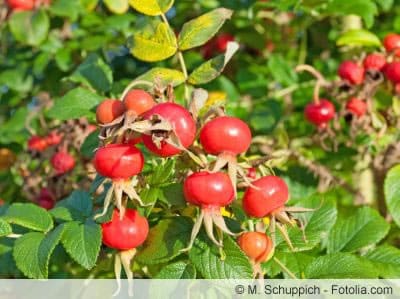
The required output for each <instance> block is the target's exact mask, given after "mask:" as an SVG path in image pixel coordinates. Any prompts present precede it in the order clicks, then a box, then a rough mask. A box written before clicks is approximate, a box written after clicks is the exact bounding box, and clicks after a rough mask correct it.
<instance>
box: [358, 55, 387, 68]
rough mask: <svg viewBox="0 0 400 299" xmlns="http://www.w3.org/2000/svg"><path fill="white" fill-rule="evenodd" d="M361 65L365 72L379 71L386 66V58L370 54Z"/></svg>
mask: <svg viewBox="0 0 400 299" xmlns="http://www.w3.org/2000/svg"><path fill="white" fill-rule="evenodd" d="M363 64H364V68H365V69H366V70H375V71H381V70H383V68H384V67H385V65H386V57H385V55H383V54H380V53H372V54H369V55H367V57H365V59H364V62H363Z"/></svg>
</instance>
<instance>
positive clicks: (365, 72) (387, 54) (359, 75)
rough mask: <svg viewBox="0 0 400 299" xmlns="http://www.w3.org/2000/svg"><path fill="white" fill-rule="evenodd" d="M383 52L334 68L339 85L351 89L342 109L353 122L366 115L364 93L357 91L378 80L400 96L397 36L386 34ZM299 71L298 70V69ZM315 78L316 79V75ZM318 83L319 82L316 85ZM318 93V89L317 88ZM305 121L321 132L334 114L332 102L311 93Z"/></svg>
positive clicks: (399, 56) (399, 40)
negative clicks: (350, 116)
mask: <svg viewBox="0 0 400 299" xmlns="http://www.w3.org/2000/svg"><path fill="white" fill-rule="evenodd" d="M383 45H384V48H385V51H384V52H374V53H370V54H367V55H366V56H365V57H364V58H363V59H361V60H358V61H357V60H346V61H343V62H342V63H341V64H340V66H339V69H338V75H339V77H340V78H341V80H342V81H341V82H340V84H341V86H344V85H346V86H348V87H350V88H351V89H352V90H353V95H352V96H350V97H349V98H348V99H347V101H346V104H345V109H346V111H347V112H348V113H350V114H351V115H353V117H355V118H356V119H359V118H362V117H363V116H364V115H366V113H367V112H368V103H367V98H365V97H366V95H365V94H363V93H362V92H361V90H363V88H364V87H365V85H368V84H369V85H371V83H373V81H374V80H375V81H376V80H378V79H379V78H382V81H383V78H386V79H387V80H388V81H389V82H390V83H391V85H392V86H393V90H394V93H397V94H399V93H400V61H399V60H398V59H399V58H400V34H395V33H391V34H388V35H387V36H386V37H385V38H384V40H383ZM300 70H306V69H302V68H301V67H300ZM317 78H318V76H317ZM319 83H322V84H323V82H319ZM317 90H318V88H317ZM304 113H305V117H306V119H307V120H308V121H309V122H310V123H312V124H314V125H315V126H317V127H318V128H321V129H325V128H326V127H327V125H328V123H329V122H330V121H331V120H332V119H333V118H334V117H335V114H336V111H335V106H334V105H333V103H332V102H331V101H329V100H327V99H319V97H318V93H315V94H314V102H313V103H310V104H308V105H307V106H306V108H305V111H304Z"/></svg>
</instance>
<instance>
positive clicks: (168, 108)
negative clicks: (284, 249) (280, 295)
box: [93, 89, 304, 275]
mask: <svg viewBox="0 0 400 299" xmlns="http://www.w3.org/2000/svg"><path fill="white" fill-rule="evenodd" d="M155 94H157V93H155ZM219 112H222V111H219ZM96 117H97V122H98V123H99V125H100V126H101V128H102V129H101V133H100V136H99V137H100V140H101V144H102V146H101V147H100V148H99V149H98V150H97V151H96V153H95V156H94V161H93V162H94V166H95V168H96V170H97V172H98V173H99V174H100V175H102V176H103V177H105V178H106V179H107V180H108V181H111V182H112V184H111V187H110V188H109V189H108V190H107V191H106V197H105V200H104V209H103V212H102V213H101V214H99V215H97V216H99V217H100V216H103V215H105V214H106V213H107V210H108V208H109V206H110V204H111V203H114V205H115V206H116V209H114V212H113V215H112V219H111V221H109V222H106V223H103V224H102V227H103V243H104V244H105V245H107V246H108V247H111V248H114V249H117V250H119V252H118V254H117V256H118V257H117V258H118V259H120V260H123V259H124V256H125V257H126V256H128V257H129V258H133V254H134V252H135V248H136V247H137V246H140V245H141V244H142V243H143V242H144V241H145V239H146V237H147V233H148V230H149V225H148V222H147V220H146V218H145V217H142V216H140V214H139V213H138V211H137V210H134V209H127V200H128V199H133V200H136V201H137V202H138V203H139V204H140V205H142V202H141V200H140V198H139V196H138V194H137V192H136V190H135V187H136V185H137V182H138V181H139V180H138V179H137V178H136V176H137V175H139V174H140V173H141V171H142V169H143V165H144V155H143V154H142V152H141V150H140V149H139V148H138V147H137V145H138V143H140V142H143V145H144V146H145V147H146V148H147V150H148V151H150V152H151V153H152V154H154V155H156V156H159V157H162V158H167V157H172V156H176V155H180V154H188V156H190V157H192V158H193V159H194V161H195V162H196V163H195V164H194V165H195V166H193V167H192V168H193V169H189V170H188V173H187V176H186V178H185V179H184V182H183V191H184V197H185V199H186V201H187V203H188V204H190V205H194V206H197V207H199V208H200V210H199V214H198V216H197V220H196V221H195V224H194V226H193V230H192V234H191V240H190V242H189V244H188V247H187V248H185V249H183V250H182V251H187V250H190V248H191V247H192V245H193V243H194V241H195V238H196V236H197V234H198V233H199V231H200V229H201V226H202V225H203V224H204V228H205V231H206V233H207V235H208V236H209V238H210V240H211V241H212V242H213V243H215V244H216V245H217V246H219V247H222V246H223V243H222V239H223V238H222V233H223V232H224V233H227V234H229V235H232V236H238V235H239V238H238V244H239V245H240V247H241V248H242V250H243V251H244V252H245V253H246V254H247V255H248V256H249V258H250V259H251V261H252V262H253V264H254V267H255V274H257V275H258V274H260V275H261V270H260V263H261V262H265V261H266V260H267V259H269V258H270V257H271V256H272V254H273V248H274V245H273V240H272V239H271V238H270V237H268V235H266V233H265V228H263V229H261V231H262V232H254V231H248V232H243V233H241V234H235V233H233V232H231V231H230V230H229V228H228V227H227V225H226V223H225V220H224V218H223V216H222V214H221V211H223V209H224V208H225V207H227V206H228V205H230V204H231V203H232V202H233V201H234V200H235V198H236V196H237V192H236V186H237V183H236V182H237V179H239V180H241V181H242V183H243V184H244V185H245V186H246V188H247V189H246V191H245V193H244V196H243V200H242V203H243V209H244V211H245V212H246V213H247V215H248V216H249V217H253V218H256V219H263V218H265V217H268V218H270V219H271V222H272V223H273V225H271V227H273V229H275V227H278V229H279V230H280V231H281V232H285V229H284V228H283V227H284V224H291V225H293V221H292V219H291V216H290V215H289V214H288V212H299V211H297V210H296V209H295V208H285V203H286V202H287V200H288V199H289V192H288V187H287V185H286V183H285V182H284V180H282V179H281V178H279V177H277V176H274V175H267V176H263V177H260V178H257V176H258V173H257V170H256V169H255V168H250V169H249V172H247V174H246V173H245V172H244V171H243V169H241V167H239V164H238V162H237V158H238V156H240V155H242V154H244V153H246V151H247V150H248V149H249V147H250V145H251V140H252V135H251V131H250V128H249V127H248V125H247V124H246V123H245V122H243V121H242V120H240V119H238V118H236V117H230V116H226V115H225V114H223V113H215V114H212V113H211V114H210V115H209V116H208V117H207V118H205V119H199V120H198V121H196V120H195V119H194V118H193V114H192V113H191V112H190V111H189V110H187V109H186V108H185V107H183V106H181V105H179V104H176V103H174V102H171V101H167V102H161V103H158V100H155V99H154V97H153V96H152V95H151V94H150V93H148V92H147V91H144V90H141V89H133V90H130V91H129V92H124V95H123V97H122V98H121V100H119V99H106V100H104V101H103V102H102V103H100V105H99V106H98V108H97V111H96ZM197 123H198V124H199V125H197ZM197 127H200V130H199V143H200V144H201V148H202V154H198V153H197V154H198V156H196V155H195V154H194V153H192V152H191V151H190V147H191V146H192V145H193V143H195V142H196V136H197ZM200 156H201V157H200ZM194 157H195V158H194ZM303 211H304V210H303ZM276 219H277V220H278V221H275V220H276ZM251 221H253V220H251ZM261 222H262V221H261ZM214 230H216V231H217V232H218V234H217V236H219V238H216V237H215V235H214ZM272 233H274V231H273V232H272ZM286 237H287V234H286ZM285 239H288V238H285ZM125 270H126V271H130V270H129V267H128V269H125ZM127 273H128V272H127Z"/></svg>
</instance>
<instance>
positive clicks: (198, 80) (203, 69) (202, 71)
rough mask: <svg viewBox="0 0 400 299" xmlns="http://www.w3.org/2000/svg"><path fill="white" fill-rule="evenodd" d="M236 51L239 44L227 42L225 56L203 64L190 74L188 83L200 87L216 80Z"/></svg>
mask: <svg viewBox="0 0 400 299" xmlns="http://www.w3.org/2000/svg"><path fill="white" fill-rule="evenodd" d="M237 50H239V44H238V43H236V42H229V43H228V46H227V48H226V52H225V54H223V55H219V56H217V57H214V58H212V59H210V60H208V61H206V62H204V63H203V64H201V65H200V66H199V67H198V68H196V69H195V70H194V71H193V72H192V73H191V74H190V76H189V79H188V81H189V83H191V84H193V85H201V84H205V83H208V82H210V81H212V80H214V79H215V78H217V77H218V76H219V75H220V74H221V73H222V72H223V71H224V69H225V66H226V65H227V64H228V62H229V61H230V60H231V59H232V57H233V55H234V54H235V53H236V52H237Z"/></svg>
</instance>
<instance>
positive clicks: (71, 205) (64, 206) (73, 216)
mask: <svg viewBox="0 0 400 299" xmlns="http://www.w3.org/2000/svg"><path fill="white" fill-rule="evenodd" d="M50 213H51V214H52V215H53V217H54V218H56V219H57V220H62V221H73V220H77V221H82V222H84V221H86V219H87V218H89V217H90V216H91V215H92V213H93V204H92V199H91V197H90V194H89V193H87V192H84V191H79V190H75V191H73V192H72V193H71V194H70V195H69V196H68V197H67V198H66V199H64V200H62V201H60V202H58V203H57V205H56V207H55V208H54V209H52V210H51V211H50Z"/></svg>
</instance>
